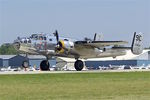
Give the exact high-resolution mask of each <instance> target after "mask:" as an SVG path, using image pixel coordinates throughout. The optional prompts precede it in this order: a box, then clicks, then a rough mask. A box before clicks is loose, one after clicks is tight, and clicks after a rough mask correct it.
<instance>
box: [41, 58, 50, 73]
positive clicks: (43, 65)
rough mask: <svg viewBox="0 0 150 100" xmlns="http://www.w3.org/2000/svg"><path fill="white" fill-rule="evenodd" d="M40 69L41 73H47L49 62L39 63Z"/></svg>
mask: <svg viewBox="0 0 150 100" xmlns="http://www.w3.org/2000/svg"><path fill="white" fill-rule="evenodd" d="M40 69H41V70H42V71H49V70H50V69H49V62H48V60H43V61H42V62H41V63H40Z"/></svg>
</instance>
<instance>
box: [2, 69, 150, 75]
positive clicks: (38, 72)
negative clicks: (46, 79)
mask: <svg viewBox="0 0 150 100" xmlns="http://www.w3.org/2000/svg"><path fill="white" fill-rule="evenodd" d="M142 71H149V72H150V69H132V70H84V71H5V72H0V75H5V74H6V75H7V74H55V73H103V72H105V73H107V72H142Z"/></svg>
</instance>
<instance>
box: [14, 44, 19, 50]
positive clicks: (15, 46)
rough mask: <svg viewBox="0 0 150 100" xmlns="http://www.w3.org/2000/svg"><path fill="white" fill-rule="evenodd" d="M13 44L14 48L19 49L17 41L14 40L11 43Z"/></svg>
mask: <svg viewBox="0 0 150 100" xmlns="http://www.w3.org/2000/svg"><path fill="white" fill-rule="evenodd" d="M13 46H14V48H15V49H16V50H19V49H20V43H19V42H14V43H13Z"/></svg>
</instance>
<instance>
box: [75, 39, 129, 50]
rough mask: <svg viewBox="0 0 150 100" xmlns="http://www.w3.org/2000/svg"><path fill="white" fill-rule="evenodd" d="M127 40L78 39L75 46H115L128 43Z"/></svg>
mask: <svg viewBox="0 0 150 100" xmlns="http://www.w3.org/2000/svg"><path fill="white" fill-rule="evenodd" d="M127 43H128V42H126V41H76V42H75V47H83V46H86V47H93V48H101V47H106V46H114V45H124V44H127Z"/></svg>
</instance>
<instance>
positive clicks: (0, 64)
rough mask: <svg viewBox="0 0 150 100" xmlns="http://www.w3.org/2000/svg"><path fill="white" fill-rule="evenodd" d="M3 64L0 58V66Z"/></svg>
mask: <svg viewBox="0 0 150 100" xmlns="http://www.w3.org/2000/svg"><path fill="white" fill-rule="evenodd" d="M1 66H3V59H1V58H0V67H1Z"/></svg>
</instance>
